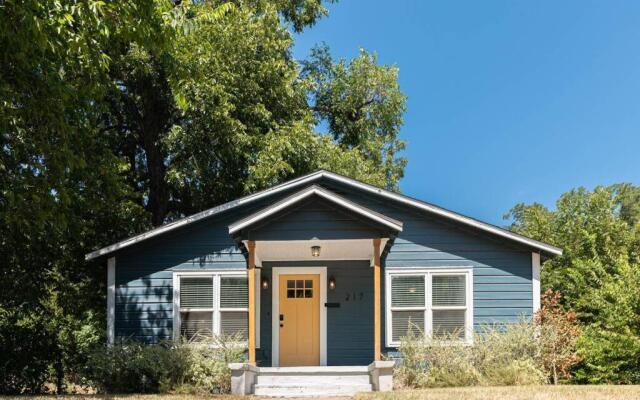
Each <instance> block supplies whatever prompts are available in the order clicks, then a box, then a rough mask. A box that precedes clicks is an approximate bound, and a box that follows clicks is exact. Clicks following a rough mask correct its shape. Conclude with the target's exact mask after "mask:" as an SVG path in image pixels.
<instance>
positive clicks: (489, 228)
mask: <svg viewBox="0 0 640 400" xmlns="http://www.w3.org/2000/svg"><path fill="white" fill-rule="evenodd" d="M322 178H327V179H329V180H333V181H335V182H341V183H343V184H346V185H348V186H351V187H354V188H357V189H360V190H363V191H366V192H369V193H372V194H375V195H378V196H381V197H384V198H386V199H390V200H393V201H397V202H400V203H402V204H406V205H409V206H411V207H415V208H418V209H420V210H423V211H427V212H429V213H431V214H436V215H439V216H442V217H444V218H447V219H450V220H453V221H457V222H459V223H462V224H464V225H468V226H471V227H473V228H476V229H479V230H482V231H486V232H489V233H492V234H495V235H497V236H501V237H503V238H506V239H509V240H513V241H515V242H518V243H521V244H524V245H527V246H530V247H532V248H534V249H537V250H540V251H544V252H546V253H549V254H551V255H561V254H562V250H561V249H560V248H558V247H555V246H552V245H550V244H547V243H542V242H540V241H537V240H534V239H531V238H528V237H526V236H522V235H519V234H517V233H514V232H511V231H508V230H506V229H502V228H500V227H497V226H495V225H491V224H488V223H486V222H482V221H478V220H476V219H473V218H470V217H467V216H465V215H462V214H458V213H455V212H453V211H449V210H447V209H444V208H442V207H438V206H436V205H433V204H429V203H426V202H423V201H420V200H416V199H413V198H411V197H408V196H404V195H402V194H398V193H393V192H390V191H388V190H384V189H380V188H378V187H375V186H372V185H369V184H366V183H363V182H359V181H357V180H355V179H351V178H348V177H346V176H342V175H338V174H335V173H333V172H329V171H324V170H319V171H316V172H313V173H311V174H309V175H305V176H302V177H300V178H296V179H292V180H290V181H288V182H285V183H282V184H279V185H276V186H274V187H272V188H269V189H266V190H263V191H261V192H258V193H255V194H252V195H249V196H246V197H242V198H240V199H237V200H233V201H230V202H228V203H225V204H222V205H220V206H217V207H213V208H210V209H208V210H205V211H202V212H199V213H197V214H194V215H191V216H189V217H186V218H183V219H180V220H177V221H175V222H172V223H170V224H166V225H163V226H160V227H158V228H155V229H152V230H150V231H147V232H145V233H142V234H140V235H136V236H133V237H131V238H128V239H125V240H123V241H121V242H118V243H115V244H112V245H110V246H107V247H104V248H102V249H99V250H96V251H94V252H91V253H89V254H87V255H86V256H85V259H86V260H92V259H94V258H98V257H101V256H104V255H107V254H110V253H112V252H114V251H117V250H120V249H122V248H125V247H128V246H131V245H133V244H136V243H139V242H142V241H144V240H147V239H149V238H152V237H155V236H158V235H161V234H163V233H166V232H169V231H172V230H174V229H177V228H179V227H182V226H185V225H188V224H191V223H192V222H196V221H199V220H202V219H204V218H208V217H211V216H213V215H216V214H219V213H221V212H224V211H226V210H229V209H232V208H235V207H238V206H241V205H244V204H248V203H251V202H253V201H255V200H258V199H261V198H264V197H266V196H270V195H272V194H275V193H279V192H281V191H283V190H288V189H293V188H295V187H298V186H301V185H304V184H307V183H310V182H314V181H317V180H319V179H322Z"/></svg>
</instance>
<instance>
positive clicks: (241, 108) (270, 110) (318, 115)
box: [105, 0, 405, 225]
mask: <svg viewBox="0 0 640 400" xmlns="http://www.w3.org/2000/svg"><path fill="white" fill-rule="evenodd" d="M228 5H229V6H228V7H225V8H224V12H223V13H221V12H220V7H221V6H220V5H219V3H217V2H201V3H196V4H191V3H189V4H187V3H184V4H182V5H181V7H182V9H184V10H186V11H185V12H184V14H183V18H182V20H181V21H180V23H181V24H182V26H183V27H188V29H184V32H183V34H180V35H173V36H172V37H171V40H169V41H166V43H167V46H164V47H162V48H158V47H156V46H152V47H146V48H142V47H136V46H132V47H129V48H128V49H127V52H126V53H125V54H124V55H123V56H122V57H121V59H119V60H118V62H117V63H116V65H117V67H116V68H114V69H113V74H114V79H115V80H116V81H117V82H118V83H119V85H118V87H117V90H115V91H114V92H113V93H112V95H111V97H110V98H111V104H112V111H111V113H108V114H106V115H105V120H106V121H108V122H107V123H106V125H107V126H108V127H110V132H111V134H112V135H113V136H117V137H120V138H121V140H119V141H118V142H117V148H116V149H115V152H116V153H117V154H120V155H122V156H123V157H124V158H125V159H126V160H128V162H129V170H128V178H129V182H130V185H131V187H132V188H133V189H134V190H135V191H136V192H137V193H138V198H139V201H140V204H142V205H144V207H145V208H146V209H147V210H148V211H149V212H150V214H151V216H152V217H151V222H152V224H153V225H159V224H162V223H164V222H166V221H167V220H171V219H174V218H177V217H180V216H184V215H187V214H190V213H193V212H196V211H198V210H201V209H203V208H206V207H210V206H213V205H215V204H219V203H221V202H224V201H227V200H229V199H231V198H234V197H237V196H240V195H243V194H247V193H250V192H253V191H255V190H258V189H261V188H264V187H266V186H269V185H272V184H274V183H278V182H280V181H282V180H285V179H290V178H291V177H294V176H296V175H300V174H304V173H307V172H309V171H311V170H314V169H317V168H329V169H332V170H335V171H336V172H343V173H347V174H349V175H352V176H355V177H357V178H360V179H363V180H365V181H368V182H370V183H373V184H376V185H379V186H385V187H389V188H397V182H398V180H399V179H400V178H401V177H402V171H403V169H404V165H405V161H404V159H402V158H399V157H398V156H397V153H398V152H399V151H401V150H402V148H403V146H404V144H403V143H402V142H401V141H400V140H398V139H397V134H398V130H399V127H400V126H401V124H402V113H403V111H404V106H405V98H404V96H403V95H402V93H401V92H400V89H399V87H398V83H397V69H396V68H393V67H386V66H379V65H377V63H376V59H375V57H374V56H372V55H369V54H367V53H366V52H364V51H363V52H361V55H360V56H359V57H358V58H356V59H355V60H353V61H351V62H350V63H347V62H346V61H344V60H342V61H340V62H338V63H335V64H334V63H333V62H332V60H331V58H330V56H329V55H328V50H327V49H326V48H323V49H322V50H318V51H315V52H314V53H313V54H312V56H311V59H310V60H309V61H308V62H305V63H304V64H303V65H300V64H299V63H298V62H296V61H295V60H294V59H293V57H292V55H291V48H292V45H293V39H294V37H293V35H292V34H291V32H290V30H291V29H292V30H294V31H300V30H302V29H303V28H304V27H305V26H308V25H311V24H313V23H314V22H315V20H316V19H317V18H319V17H320V16H322V15H324V14H325V13H326V10H325V9H324V7H323V6H322V3H321V2H320V1H304V2H301V1H291V0H289V1H285V0H282V1H274V2H266V1H254V2H246V3H241V2H237V3H236V2H234V3H231V4H228ZM325 121H329V122H330V132H329V133H328V134H319V133H317V132H315V130H314V129H315V127H316V126H317V125H318V124H321V123H322V122H325Z"/></svg>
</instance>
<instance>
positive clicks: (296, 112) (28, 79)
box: [0, 0, 404, 393]
mask: <svg viewBox="0 0 640 400" xmlns="http://www.w3.org/2000/svg"><path fill="white" fill-rule="evenodd" d="M324 15H326V9H325V7H324V5H323V2H322V1H321V0H273V1H266V0H253V1H230V2H225V1H204V2H201V1H198V2H195V1H194V2H190V1H181V2H177V1H170V0H141V1H135V2H103V1H100V0H44V1H30V0H26V1H13V0H8V1H5V2H3V3H2V4H1V5H0V22H1V23H0V47H1V48H2V49H3V52H2V55H0V388H1V389H0V390H1V391H2V392H6V393H35V392H40V391H42V390H43V389H44V383H45V382H46V381H47V380H54V381H55V382H56V384H57V387H58V391H62V390H64V384H65V379H66V378H68V377H69V376H72V375H73V371H74V368H76V367H77V366H79V365H81V363H82V362H83V354H84V350H85V349H86V347H87V346H90V345H91V344H92V343H99V342H101V341H102V340H103V338H102V337H101V336H102V333H101V332H103V328H102V327H101V326H102V325H103V324H104V320H105V318H104V314H103V310H104V297H103V296H104V292H105V291H104V287H103V286H104V280H105V279H104V269H102V268H99V266H97V265H90V264H87V263H86V262H84V254H85V253H86V252H88V251H90V250H92V249H94V248H96V247H99V246H102V245H105V244H108V243H111V242H113V241H115V240H118V239H120V238H122V237H124V236H128V235H131V234H134V233H137V232H140V231H142V230H143V229H146V228H148V227H149V226H152V225H159V224H161V223H163V222H166V221H167V220H171V219H173V218H176V217H180V216H182V215H185V214H190V213H192V212H195V211H198V210H200V209H202V208H205V207H209V206H212V205H214V204H218V203H220V202H223V201H225V200H228V199H229V198H232V197H235V196H238V195H241V194H245V193H249V192H252V191H254V190H257V189H260V188H262V187H265V186H267V185H271V184H273V183H276V182H279V181H281V180H283V179H288V178H290V177H293V176H295V175H298V174H302V173H305V172H309V171H311V170H313V169H316V168H329V169H333V170H336V171H338V172H343V173H346V174H349V175H352V176H355V177H358V178H360V179H363V180H366V181H368V182H371V183H374V184H377V185H380V186H387V187H391V188H394V187H396V185H397V180H398V179H399V178H400V177H401V175H402V166H403V161H402V160H401V159H399V158H397V154H396V152H397V151H399V150H401V148H402V144H401V142H399V141H397V139H396V136H397V131H398V128H399V126H400V124H401V114H402V112H403V110H404V96H402V94H401V93H400V91H399V88H398V86H397V82H396V74H397V71H396V70H395V69H394V68H391V67H385V66H379V65H377V63H376V61H375V58H374V57H373V56H371V55H369V54H367V53H362V54H361V56H360V57H358V58H357V59H356V60H354V61H351V62H346V61H340V62H338V63H333V62H330V63H328V64H327V63H324V64H323V65H322V68H320V67H319V66H320V64H319V63H318V60H319V58H318V57H315V56H312V58H311V60H310V63H312V64H313V63H315V65H316V67H314V68H311V67H310V66H311V64H309V66H307V65H306V64H305V65H304V66H303V65H300V64H299V63H298V62H296V61H295V60H294V59H293V57H292V56H291V47H292V45H293V40H294V36H293V33H292V32H300V31H302V30H303V29H304V28H305V27H307V26H310V25H312V24H313V23H314V22H315V21H316V20H317V19H318V18H320V17H322V16H324ZM325 59H326V57H325ZM325 61H326V60H325ZM327 68H328V69H327ZM332 82H340V83H336V84H333V83H332ZM367 85H369V86H370V87H371V90H370V91H367V90H366V87H367ZM338 91H340V92H341V93H342V94H343V95H344V96H346V98H348V99H349V100H348V102H351V104H348V103H344V104H338V102H339V101H342V100H341V99H340V98H339V97H340V96H336V94H337V93H338ZM371 93H376V94H375V95H374V97H375V100H374V101H372V102H369V101H368V100H367V101H366V104H361V105H358V103H357V101H358V99H369V98H371V96H370V95H371ZM321 98H323V99H324V100H322V102H323V104H329V105H330V108H327V109H326V110H323V111H320V110H319V109H318V108H317V106H318V104H319V102H320V100H319V99H321ZM354 105H356V106H357V107H354ZM349 108H350V109H352V110H353V111H355V112H356V114H357V117H356V118H351V120H348V121H347V120H345V121H343V122H342V123H341V124H340V125H336V126H334V127H332V128H331V131H330V132H328V133H324V134H319V133H317V132H316V125H317V124H319V123H320V122H321V121H322V120H325V121H327V120H332V119H336V120H337V119H341V118H343V117H340V116H339V114H344V110H347V109H349ZM356 114H354V116H356ZM383 114H384V115H383ZM394 115H395V116H394ZM347 136H348V137H349V139H348V140H347V139H345V138H346V137H347ZM370 142H371V143H370ZM374 142H375V143H374ZM52 372H53V373H52Z"/></svg>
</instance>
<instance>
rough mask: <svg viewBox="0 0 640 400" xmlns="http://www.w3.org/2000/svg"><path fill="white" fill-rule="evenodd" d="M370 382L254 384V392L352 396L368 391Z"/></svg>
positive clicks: (287, 395) (278, 395)
mask: <svg viewBox="0 0 640 400" xmlns="http://www.w3.org/2000/svg"><path fill="white" fill-rule="evenodd" d="M370 391H371V384H352V385H347V384H338V383H336V384H320V385H318V384H297V383H289V384H278V385H266V384H256V385H255V387H254V394H255V395H256V396H268V397H317V396H323V397H325V396H353V395H354V394H356V393H358V392H370Z"/></svg>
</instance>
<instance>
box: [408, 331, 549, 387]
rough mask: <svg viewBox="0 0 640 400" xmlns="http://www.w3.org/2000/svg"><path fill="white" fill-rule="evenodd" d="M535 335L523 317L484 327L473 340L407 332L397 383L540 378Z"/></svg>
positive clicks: (518, 381)
mask: <svg viewBox="0 0 640 400" xmlns="http://www.w3.org/2000/svg"><path fill="white" fill-rule="evenodd" d="M535 334H536V332H535V328H534V326H533V325H532V324H531V323H530V322H527V321H525V320H522V321H520V322H518V323H515V324H498V325H488V326H484V327H482V328H481V329H480V332H479V333H477V334H475V337H474V341H473V345H468V344H464V343H461V342H459V340H456V338H457V337H458V335H457V334H453V335H450V336H448V337H444V338H440V339H438V340H436V339H433V338H428V337H424V336H422V335H414V334H412V333H410V334H409V335H408V336H407V337H405V338H403V339H402V341H401V344H400V354H401V358H402V360H401V362H400V365H399V366H398V368H396V371H395V375H396V382H397V384H399V385H400V386H407V387H450V386H473V385H486V386H499V385H525V384H527V385H528V384H540V383H543V382H544V381H545V374H544V372H543V370H542V367H541V365H540V362H539V349H538V346H539V345H538V341H537V340H535Z"/></svg>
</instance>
